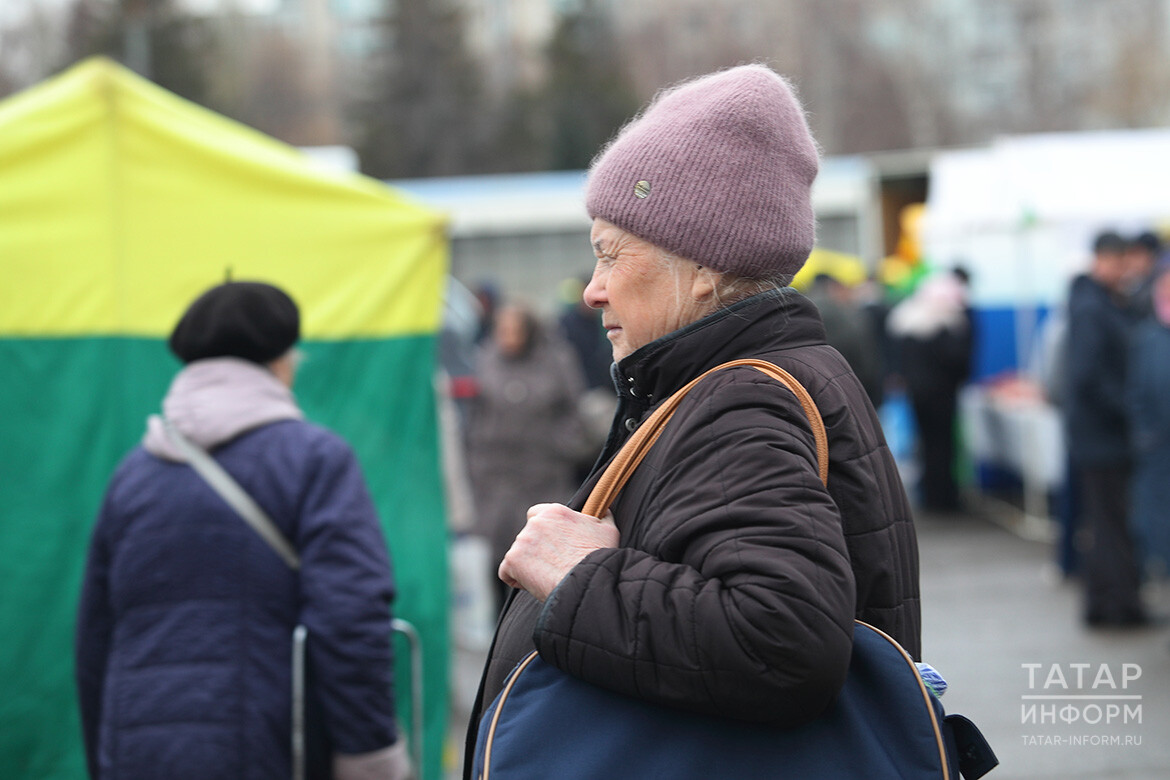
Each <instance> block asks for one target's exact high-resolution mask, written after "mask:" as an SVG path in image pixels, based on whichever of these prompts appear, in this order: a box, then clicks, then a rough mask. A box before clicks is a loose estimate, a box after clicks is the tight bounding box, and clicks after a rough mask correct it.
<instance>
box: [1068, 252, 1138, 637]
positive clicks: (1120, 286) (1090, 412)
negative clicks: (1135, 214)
mask: <svg viewBox="0 0 1170 780" xmlns="http://www.w3.org/2000/svg"><path fill="white" fill-rule="evenodd" d="M1127 247H1128V243H1127V242H1126V241H1125V240H1124V239H1123V238H1122V237H1121V236H1119V235H1118V234H1117V233H1115V232H1112V231H1106V232H1103V233H1101V234H1099V235H1098V236H1097V237H1096V239H1095V240H1094V242H1093V259H1092V262H1091V265H1090V267H1089V271H1088V273H1086V274H1082V275H1080V276H1078V277H1076V278H1075V279H1074V280H1073V282H1072V287H1071V290H1070V292H1069V298H1068V301H1069V302H1068V349H1067V352H1066V355H1065V382H1066V391H1065V393H1064V397H1065V403H1064V406H1063V407H1062V410H1063V411H1064V415H1065V431H1066V437H1067V441H1068V450H1069V456H1070V457H1071V459H1072V462H1073V465H1074V467H1075V469H1076V481H1077V482H1078V484H1079V485H1080V488H1081V504H1080V507H1081V518H1082V520H1083V522H1084V527H1085V537H1084V540H1085V549H1084V550H1083V553H1084V554H1083V557H1082V560H1083V574H1084V586H1085V611H1084V619H1085V621H1086V622H1087V623H1088V625H1089V626H1091V627H1124V626H1135V625H1141V624H1144V623H1146V622H1147V617H1146V613H1145V610H1144V609H1143V607H1142V603H1141V597H1140V593H1139V587H1140V577H1139V570H1138V563H1137V558H1136V555H1135V553H1134V546H1133V539H1132V536H1131V534H1130V529H1129V521H1128V517H1129V491H1130V476H1131V464H1132V456H1131V452H1130V436H1129V432H1130V429H1129V420H1128V416H1127V414H1126V404H1125V398H1126V388H1127V380H1128V375H1129V369H1130V366H1129V359H1128V358H1129V354H1130V339H1131V337H1132V335H1133V327H1134V317H1133V314H1132V310H1131V309H1130V307H1129V299H1128V296H1127V292H1128V290H1127V288H1126V281H1127V279H1128V278H1129V276H1128V269H1129V266H1128V263H1127V260H1126V249H1127Z"/></svg>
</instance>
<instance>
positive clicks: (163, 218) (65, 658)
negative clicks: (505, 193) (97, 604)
mask: <svg viewBox="0 0 1170 780" xmlns="http://www.w3.org/2000/svg"><path fill="white" fill-rule="evenodd" d="M446 265H447V243H446V238H445V231H444V219H443V217H442V216H441V215H439V214H437V213H436V212H433V211H431V210H429V209H427V208H424V207H422V206H420V205H417V204H416V203H414V202H411V201H409V200H407V199H406V198H405V197H404V196H401V195H399V194H397V193H396V192H394V191H392V190H391V189H389V188H387V187H386V186H385V185H383V184H381V183H379V182H376V181H374V180H371V179H367V178H364V177H361V176H358V175H356V174H341V173H336V172H332V171H326V170H324V169H321V168H318V167H316V166H314V165H313V164H312V163H311V162H310V161H309V160H308V159H307V158H306V157H305V156H304V155H302V154H301V153H299V152H297V151H296V150H295V149H292V148H290V147H287V146H285V145H283V144H281V143H278V142H276V141H274V140H272V139H270V138H268V137H266V136H263V135H261V134H259V133H257V132H255V131H253V130H251V129H249V128H246V127H244V126H242V125H239V124H237V123H235V122H232V121H230V120H228V119H225V118H223V117H221V116H218V115H216V114H213V113H211V112H209V111H206V110H204V109H202V108H200V107H198V106H195V105H193V104H191V103H188V102H186V101H184V100H182V99H180V98H178V97H176V96H174V95H172V94H170V93H168V92H166V91H164V90H162V89H160V88H158V87H157V86H155V85H153V84H151V83H149V82H147V81H145V80H143V79H141V78H139V77H138V76H135V75H134V74H132V73H131V72H129V71H127V70H125V69H124V68H122V67H120V66H118V65H116V64H114V63H113V62H110V61H108V60H104V59H92V60H88V61H86V62H83V63H81V64H79V65H77V66H75V67H73V68H72V69H70V70H68V71H66V72H64V73H63V74H61V75H59V76H57V77H55V78H53V79H50V80H48V81H46V82H44V83H41V84H39V85H37V86H35V87H32V88H30V89H28V90H26V91H24V92H22V93H19V94H17V95H14V96H12V97H11V98H9V99H7V100H6V101H4V102H0V583H2V584H0V675H2V677H0V690H2V691H3V694H2V695H0V767H3V771H2V772H0V774H3V775H4V776H5V777H13V778H38V779H43V778H80V777H83V776H84V775H85V770H84V761H83V756H82V749H81V739H80V730H79V724H78V716H77V711H76V704H75V694H74V686H73V672H72V669H73V648H72V635H73V626H74V617H75V616H74V611H75V608H76V602H77V595H78V588H79V584H80V580H81V575H82V570H83V566H84V559H85V552H86V546H87V543H88V537H89V534H90V529H91V527H92V524H93V520H94V517H95V514H96V512H97V508H98V505H99V502H100V500H101V497H102V493H103V491H104V488H105V485H106V482H107V480H108V479H109V477H110V474H111V473H112V471H113V469H114V468H115V466H116V465H117V463H118V461H119V460H120V458H121V457H122V455H123V454H124V453H125V452H126V451H127V450H128V449H129V448H130V447H131V446H133V445H134V444H135V443H136V442H137V441H138V440H139V438H140V437H141V435H142V433H143V430H144V421H145V418H146V416H147V415H148V414H150V413H152V412H154V411H156V410H157V409H158V408H159V404H160V401H161V399H162V396H163V395H164V394H165V391H166V388H167V386H168V384H169V382H170V379H171V377H172V376H173V374H174V373H175V372H176V371H177V369H178V368H179V363H178V361H177V360H176V359H175V358H174V357H173V356H171V354H170V353H169V352H168V350H167V347H166V343H165V340H166V336H167V335H168V334H169V332H170V330H171V328H172V327H173V326H174V324H175V322H177V320H178V317H179V316H180V314H181V313H182V312H183V310H184V309H185V307H186V305H187V304H188V303H189V302H190V301H191V300H192V299H193V298H194V297H195V296H196V295H197V294H198V293H200V292H201V291H202V290H204V289H205V288H207V287H210V286H211V285H213V284H216V283H217V282H220V281H222V280H223V278H224V275H225V269H229V268H230V269H231V274H232V277H233V278H235V279H258V280H264V281H270V282H272V283H275V284H278V285H280V286H281V287H283V288H285V289H286V290H288V291H289V292H290V294H292V295H293V297H294V298H295V299H296V300H297V301H298V303H299V304H300V307H301V310H302V317H303V335H304V342H303V344H302V347H303V349H304V351H305V353H306V355H307V357H308V361H307V363H306V364H305V366H304V368H303V369H302V371H301V373H300V376H299V377H298V384H297V388H296V392H297V396H298V399H299V401H300V402H301V405H302V406H303V408H304V409H305V412H306V414H307V415H308V416H309V418H310V419H313V420H314V421H316V422H319V423H321V424H323V425H326V426H328V427H330V428H332V429H333V430H335V431H337V432H338V433H339V434H341V435H342V436H344V437H345V438H346V439H347V440H348V441H349V442H350V443H351V444H352V445H353V447H354V449H355V450H356V452H357V454H358V457H359V459H360V461H361V463H362V466H363V469H364V471H365V474H366V477H367V480H368V482H369V485H370V489H371V491H372V493H373V496H374V499H375V502H376V503H377V506H378V509H379V512H380V515H381V518H382V521H383V524H384V526H385V531H386V537H387V541H388V544H389V546H390V548H391V551H392V557H393V560H394V562H395V567H396V572H395V573H396V577H397V581H398V585H399V596H398V602H397V612H398V615H399V616H400V617H402V618H404V619H406V620H409V621H410V622H412V623H414V624H415V625H416V626H417V627H418V629H419V631H420V633H421V636H422V645H423V650H424V655H425V659H426V661H427V663H426V664H425V690H426V700H425V702H424V704H425V706H424V716H423V720H424V727H423V729H422V731H423V734H424V736H425V743H426V758H427V765H428V771H427V773H426V774H427V776H428V777H437V776H438V770H439V763H440V762H439V755H440V752H441V747H442V739H443V734H444V731H445V726H446V702H445V697H446V689H447V669H446V666H447V664H446V658H447V625H446V616H447V606H448V605H447V569H446V552H445V550H446V528H445V522H444V514H443V505H442V480H441V476H440V468H439V454H438V446H439V445H438V435H437V425H436V412H435V402H434V391H433V388H434V384H433V378H432V376H433V369H434V357H433V355H434V345H435V341H436V334H437V331H438V328H439V320H440V316H441V298H442V289H443V284H444V280H445V278H446ZM399 655H400V658H403V659H404V658H405V655H406V653H405V652H404V651H403V650H402V646H400V654H399ZM405 666H406V665H405V664H404V663H400V664H399V677H398V680H399V691H400V692H402V693H404V692H405V691H406V690H407V688H408V686H407V679H408V678H407V675H406V674H405V671H406V670H405V669H404V667H405ZM406 698H407V697H406V696H405V695H400V699H406ZM400 706H401V708H402V716H403V722H404V723H405V722H409V717H408V708H407V706H406V702H405V701H402V702H401V703H400Z"/></svg>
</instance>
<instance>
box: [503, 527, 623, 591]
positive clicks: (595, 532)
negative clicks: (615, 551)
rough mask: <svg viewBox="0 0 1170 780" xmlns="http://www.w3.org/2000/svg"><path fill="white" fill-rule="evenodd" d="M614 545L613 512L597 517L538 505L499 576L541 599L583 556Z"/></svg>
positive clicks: (616, 537)
mask: <svg viewBox="0 0 1170 780" xmlns="http://www.w3.org/2000/svg"><path fill="white" fill-rule="evenodd" d="M617 545H618V530H617V526H615V525H614V523H613V514H611V513H609V512H607V513H606V515H605V517H603V518H601V519H600V520H598V519H597V518H596V517H590V516H589V515H583V514H581V513H580V512H574V511H573V510H572V509H569V508H568V507H567V506H564V505H563V504H537V505H536V506H533V507H531V508H530V509H529V510H528V523H527V524H526V525H525V526H524V528H523V530H521V531H520V533H519V534H517V535H516V541H514V542H512V548H511V549H510V550H508V554H507V555H505V556H504V561H503V563H501V564H500V571H499V574H500V579H501V580H503V581H504V584H506V585H510V586H512V587H513V588H521V589H523V590H526V591H528V592H529V593H531V594H532V595H533V596H535V597H536V598H537V600H539V601H542V602H543V601H544V600H545V599H547V598H548V594H550V593H552V591H553V588H555V587H556V586H557V584H558V583H559V582H560V581H561V580H562V579H564V577H565V575H566V574H568V573H569V570H570V569H572V568H573V567H574V566H576V565H577V564H578V563H580V562H581V560H582V559H583V558H584V557H585V556H586V555H588V554H589V553H591V552H593V551H594V550H601V549H604V548H606V547H617Z"/></svg>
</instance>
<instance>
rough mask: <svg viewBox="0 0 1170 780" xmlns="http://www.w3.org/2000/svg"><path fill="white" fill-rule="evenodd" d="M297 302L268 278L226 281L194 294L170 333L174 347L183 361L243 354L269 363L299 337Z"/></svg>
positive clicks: (241, 355) (254, 360) (255, 360)
mask: <svg viewBox="0 0 1170 780" xmlns="http://www.w3.org/2000/svg"><path fill="white" fill-rule="evenodd" d="M300 329H301V318H300V313H299V312H298V311H297V305H296V303H294V302H293V299H292V298H290V297H289V296H288V294H287V293H285V292H284V291H283V290H281V289H279V288H277V287H273V286H272V285H270V284H264V283H263V282H227V283H226V284H221V285H218V286H216V287H212V288H211V289H210V290H208V291H207V292H205V293H203V294H202V295H200V296H199V297H198V298H196V299H195V302H194V303H192V304H191V306H190V307H188V309H187V311H186V313H185V314H183V317H182V319H180V320H179V324H178V325H176V326H175V330H174V332H173V333H171V339H170V346H171V351H172V352H174V353H175V355H177V356H178V358H179V360H182V361H183V362H184V363H191V362H194V361H196V360H203V359H205V358H214V357H238V358H243V359H244V360H250V361H252V362H253V363H260V364H265V363H269V362H271V361H273V360H275V359H276V358H278V357H280V356H281V355H283V354H284V353H285V352H288V350H289V349H291V348H292V346H293V345H294V344H296V343H297V339H298V338H299V337H300Z"/></svg>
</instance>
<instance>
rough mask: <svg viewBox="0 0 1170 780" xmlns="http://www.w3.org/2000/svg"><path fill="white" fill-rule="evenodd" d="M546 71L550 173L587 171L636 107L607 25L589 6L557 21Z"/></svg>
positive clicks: (635, 100) (597, 12)
mask: <svg viewBox="0 0 1170 780" xmlns="http://www.w3.org/2000/svg"><path fill="white" fill-rule="evenodd" d="M549 68H550V77H549V82H548V86H547V88H546V95H545V101H546V103H547V106H548V111H549V112H550V120H549V124H550V137H549V139H548V167H549V168H552V169H554V170H572V169H576V168H585V167H588V165H589V162H590V161H591V160H592V159H593V156H594V155H595V154H596V153H597V151H598V150H599V149H600V148H601V147H602V146H603V145H604V144H605V142H606V141H608V140H609V139H610V138H611V137H612V136H613V135H614V133H615V132H616V131H617V130H618V129H619V128H620V127H621V126H622V124H623V123H624V122H625V121H626V120H627V119H629V118H630V117H631V115H633V113H634V112H635V111H637V109H638V106H639V101H638V99H637V98H636V96H635V95H634V94H633V90H632V89H631V88H630V86H629V81H628V77H627V75H626V72H625V69H624V65H623V62H622V59H621V57H620V52H619V51H618V46H617V44H616V42H615V36H614V34H613V30H612V25H611V23H610V20H609V19H608V18H607V17H606V16H605V15H604V14H603V13H602V12H600V11H598V10H596V9H595V8H594V7H593V4H592V3H585V4H584V5H583V7H582V9H581V10H580V11H577V12H575V13H572V14H568V15H566V16H564V17H562V18H561V21H560V23H559V24H558V26H557V30H556V33H555V35H554V36H553V39H552V43H551V44H550V46H549Z"/></svg>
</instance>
